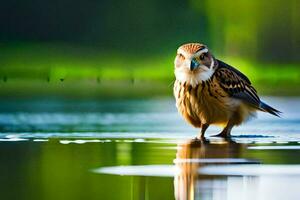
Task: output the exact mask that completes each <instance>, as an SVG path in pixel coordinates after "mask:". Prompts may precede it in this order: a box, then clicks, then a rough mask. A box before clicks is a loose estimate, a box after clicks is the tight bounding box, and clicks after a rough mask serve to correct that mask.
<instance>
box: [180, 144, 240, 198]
mask: <svg viewBox="0 0 300 200" xmlns="http://www.w3.org/2000/svg"><path fill="white" fill-rule="evenodd" d="M244 148H245V145H243V144H238V143H236V142H234V141H232V140H206V139H201V140H200V139H194V140H190V141H187V142H185V143H182V144H179V145H178V150H177V155H176V159H175V160H174V162H175V165H176V168H177V170H178V173H177V175H176V176H175V179H174V187H175V188H174V191H175V197H176V199H178V200H192V199H213V198H212V195H216V193H217V195H220V196H222V195H226V191H225V189H226V188H224V187H223V185H224V184H223V183H224V180H223V181H222V178H218V179H215V178H214V177H211V176H210V177H205V176H203V175H201V174H199V173H198V171H199V169H200V168H201V167H203V166H206V165H208V164H224V162H226V160H227V159H229V158H239V157H240V155H241V153H242V151H243V149H244ZM216 180H218V181H216ZM212 193H214V194H212ZM220 199H222V198H220Z"/></svg>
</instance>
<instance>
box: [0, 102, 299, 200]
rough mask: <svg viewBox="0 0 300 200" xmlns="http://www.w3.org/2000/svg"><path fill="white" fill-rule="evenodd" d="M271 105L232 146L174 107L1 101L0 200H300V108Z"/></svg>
mask: <svg viewBox="0 0 300 200" xmlns="http://www.w3.org/2000/svg"><path fill="white" fill-rule="evenodd" d="M264 100H266V101H267V102H269V103H270V104H271V105H273V106H274V107H276V108H278V109H280V110H281V111H283V116H282V118H276V117H273V116H271V115H267V114H264V113H259V114H258V116H257V118H256V119H252V120H250V121H249V122H247V123H246V124H244V125H242V126H240V127H237V128H235V129H234V130H233V137H232V139H231V140H223V139H219V138H213V137H209V135H213V134H216V133H218V132H219V131H220V129H218V128H217V127H210V128H209V130H208V131H207V135H208V137H207V138H206V140H195V139H194V138H195V136H196V135H197V133H198V130H196V129H194V128H192V127H190V126H188V125H187V124H186V123H185V122H184V121H183V120H182V119H181V117H180V116H179V115H178V114H177V111H176V109H175V105H174V104H175V103H174V101H173V99H151V100H141V99H137V100H102V101H94V100H64V99H39V100H28V99H27V100H1V102H0V160H1V165H0V180H1V182H0V188H1V189H0V190H1V199H31V200H34V199H213V200H216V199H228V200H234V199H299V198H300V191H299V190H298V187H299V183H300V157H299V153H300V144H299V142H300V126H299V125H300V115H299V113H300V101H299V100H300V99H298V98H264Z"/></svg>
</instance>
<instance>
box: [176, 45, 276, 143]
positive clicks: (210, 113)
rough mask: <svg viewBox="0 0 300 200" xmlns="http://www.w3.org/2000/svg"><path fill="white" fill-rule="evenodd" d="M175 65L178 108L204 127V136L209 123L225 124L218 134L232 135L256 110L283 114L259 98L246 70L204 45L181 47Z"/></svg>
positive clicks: (222, 135) (199, 126)
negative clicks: (233, 130)
mask: <svg viewBox="0 0 300 200" xmlns="http://www.w3.org/2000/svg"><path fill="white" fill-rule="evenodd" d="M174 64H175V76H176V81H175V83H174V96H175V98H176V106H177V109H178V111H179V112H180V113H181V115H182V116H183V117H184V118H185V120H186V121H187V122H189V123H190V124H192V125H193V126H194V127H197V128H201V133H200V136H201V137H204V134H205V131H206V129H207V128H208V127H209V125H220V126H222V127H224V129H223V130H222V132H221V133H220V134H218V135H217V136H221V137H230V132H231V129H232V127H233V126H236V125H240V124H241V123H242V122H244V121H245V120H247V119H248V118H249V116H252V115H254V114H255V112H256V111H257V110H260V111H264V112H268V113H271V114H272V115H275V116H279V114H280V113H281V112H280V111H278V110H276V109H274V108H272V107H271V106H269V105H267V104H266V103H264V102H262V101H261V100H260V98H259V97H258V95H257V92H256V90H255V88H254V87H253V86H252V85H251V82H250V80H249V79H248V78H247V77H246V76H245V75H244V74H243V73H241V72H240V71H238V70H237V69H235V68H234V67H232V66H230V65H228V64H226V63H224V62H222V61H220V60H218V59H216V58H215V57H214V56H213V55H212V54H211V52H210V50H209V49H208V48H207V46H205V45H203V44H199V43H189V44H184V45H182V46H180V47H179V48H178V50H177V56H176V58H175V62H174Z"/></svg>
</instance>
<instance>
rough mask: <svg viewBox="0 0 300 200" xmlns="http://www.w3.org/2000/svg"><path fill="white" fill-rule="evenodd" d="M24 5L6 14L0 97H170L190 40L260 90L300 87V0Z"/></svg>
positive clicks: (293, 91) (0, 37)
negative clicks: (179, 56)
mask: <svg viewBox="0 0 300 200" xmlns="http://www.w3.org/2000/svg"><path fill="white" fill-rule="evenodd" d="M17 4H18V5H19V6H18V7H17V8H16V7H14V4H13V3H11V2H5V3H4V4H3V7H2V12H0V13H1V14H0V18H1V22H2V23H1V24H2V26H1V27H0V95H1V96H18V95H22V96H24V95H25V96H26V95H27V96H32V95H37V96H38V95H47V94H48V95H67V96H81V95H82V96H95V97H104V96H120V97H123V96H150V95H158V96H161V95H171V94H172V86H171V85H172V81H173V80H174V74H173V59H174V56H175V52H176V49H177V47H178V46H179V45H181V44H182V43H186V42H192V41H199V42H202V43H205V44H207V45H208V46H209V47H210V49H211V50H212V52H213V53H214V55H215V56H216V57H217V58H219V59H222V60H223V61H225V62H227V63H228V64H231V65H233V66H235V67H236V68H238V69H240V70H241V71H242V72H244V73H245V74H246V75H247V76H249V78H250V79H251V80H252V82H253V84H254V86H256V87H257V89H258V90H259V92H260V93H262V94H266V95H268V94H275V95H298V94H300V89H299V88H298V87H297V85H298V84H299V83H300V55H299V53H298V52H299V51H300V40H299V37H298V36H299V35H300V21H299V20H298V19H299V17H300V14H299V12H298V10H299V9H300V4H299V3H298V2H297V0H287V1H285V4H284V5H283V4H282V1H279V0H275V1H272V4H270V2H269V1H265V0H263V1H259V0H253V1H246V0H241V1H237V2H231V1H229V0H222V1H221V0H216V1H209V0H189V1H187V2H182V1H179V0H176V1H171V0H167V1H164V2H161V1H159V0H154V1H150V0H148V1H143V2H137V1H133V0H127V1H123V2H117V1H108V0H102V1H97V2H82V1H75V2H74V4H73V3H72V7H70V9H68V10H66V9H65V7H66V6H68V5H70V2H69V1H68V0H63V1H60V2H56V3H55V2H53V1H50V0H46V1H43V3H42V4H41V3H38V4H37V3H36V2H35V1H33V0H30V1H28V2H26V5H25V4H24V3H23V2H22V1H21V0H17ZM8 19H9V20H8Z"/></svg>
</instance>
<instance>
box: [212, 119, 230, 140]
mask: <svg viewBox="0 0 300 200" xmlns="http://www.w3.org/2000/svg"><path fill="white" fill-rule="evenodd" d="M232 127H233V124H232V123H231V122H230V120H229V122H228V123H227V125H226V127H225V128H224V129H223V130H222V132H221V133H219V134H218V135H214V137H223V138H230V133H231V129H232Z"/></svg>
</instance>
